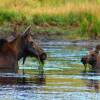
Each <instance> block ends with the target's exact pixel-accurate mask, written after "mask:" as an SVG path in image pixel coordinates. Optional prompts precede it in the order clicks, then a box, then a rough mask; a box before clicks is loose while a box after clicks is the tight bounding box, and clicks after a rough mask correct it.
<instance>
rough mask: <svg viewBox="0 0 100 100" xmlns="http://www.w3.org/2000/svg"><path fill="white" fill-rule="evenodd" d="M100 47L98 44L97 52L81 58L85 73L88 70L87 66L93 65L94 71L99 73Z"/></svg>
mask: <svg viewBox="0 0 100 100" xmlns="http://www.w3.org/2000/svg"><path fill="white" fill-rule="evenodd" d="M99 51H100V45H99V44H98V45H97V46H96V48H95V50H93V51H90V52H89V54H88V55H86V56H83V57H82V58H81V62H82V64H83V65H84V66H85V71H86V68H87V64H89V65H91V68H92V70H95V71H98V70H100V54H99Z"/></svg>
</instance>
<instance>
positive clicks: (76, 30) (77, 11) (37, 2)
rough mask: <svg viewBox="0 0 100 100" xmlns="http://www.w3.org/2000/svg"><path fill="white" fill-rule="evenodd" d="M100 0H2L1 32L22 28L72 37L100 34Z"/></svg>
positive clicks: (38, 32)
mask: <svg viewBox="0 0 100 100" xmlns="http://www.w3.org/2000/svg"><path fill="white" fill-rule="evenodd" d="M99 11H100V0H91V1H90V0H59V1H58V0H3V1H2V0H0V32H1V33H2V34H8V33H11V32H22V30H23V29H24V26H27V25H29V24H32V26H33V27H32V31H33V32H34V33H36V34H37V35H41V34H43V35H44V34H45V35H46V36H47V35H54V34H57V35H61V34H65V35H66V38H70V39H89V38H91V39H96V38H99V37H100V28H99V26H100V13H99Z"/></svg>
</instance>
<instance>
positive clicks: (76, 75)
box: [0, 40, 100, 100]
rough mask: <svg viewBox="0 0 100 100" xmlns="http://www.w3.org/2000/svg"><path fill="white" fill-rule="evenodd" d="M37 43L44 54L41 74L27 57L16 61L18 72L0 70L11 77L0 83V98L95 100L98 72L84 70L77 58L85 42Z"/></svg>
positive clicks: (97, 97) (81, 52)
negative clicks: (9, 80)
mask: <svg viewBox="0 0 100 100" xmlns="http://www.w3.org/2000/svg"><path fill="white" fill-rule="evenodd" d="M41 46H42V47H43V48H44V50H45V51H46V52H47V55H48V59H47V61H46V63H45V66H44V75H43V76H42V77H41V76H40V75H39V74H38V66H39V64H38V62H37V61H36V59H33V58H28V59H27V61H26V63H25V65H22V61H20V62H19V66H20V67H19V73H18V74H12V73H2V74H0V76H2V77H6V78H7V77H8V78H9V77H13V78H11V80H13V79H15V80H14V81H13V83H12V84H11V82H8V80H7V81H6V82H8V83H7V84H4V83H5V82H4V83H2V84H1V85H0V100H28V99H29V100H34V99H35V100H99V98H100V93H99V91H100V89H99V87H100V74H99V73H94V72H93V71H92V72H90V71H89V68H88V69H87V71H86V72H85V71H84V66H83V65H82V64H81V62H80V59H81V57H82V56H83V55H86V54H87V53H88V51H87V48H89V46H90V45H89V44H88V43H83V42H82V43H81V42H79V43H75V42H68V41H65V40H64V41H63V40H60V41H58V40H52V41H45V42H43V43H41ZM23 69H24V70H23ZM23 71H24V75H23ZM16 78H19V79H17V81H16ZM23 81H24V82H25V84H23ZM20 83H21V84H20Z"/></svg>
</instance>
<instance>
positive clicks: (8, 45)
mask: <svg viewBox="0 0 100 100" xmlns="http://www.w3.org/2000/svg"><path fill="white" fill-rule="evenodd" d="M30 28H31V26H29V27H27V29H26V30H25V31H24V32H23V33H21V34H15V35H12V36H10V37H9V38H7V39H0V72H7V73H9V72H11V73H17V72H18V60H20V59H21V58H23V64H24V62H25V60H26V57H28V56H31V57H35V58H37V59H38V61H39V62H40V63H42V64H44V60H46V58H47V55H46V53H45V52H44V50H43V49H42V48H40V47H39V46H38V45H37V44H36V43H35V42H34V41H33V39H32V36H31V34H30Z"/></svg>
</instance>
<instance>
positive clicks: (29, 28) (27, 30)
mask: <svg viewBox="0 0 100 100" xmlns="http://www.w3.org/2000/svg"><path fill="white" fill-rule="evenodd" d="M30 30H31V25H29V26H28V27H27V28H26V29H25V31H24V32H23V33H22V36H23V37H27V36H28V34H29V33H30Z"/></svg>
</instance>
